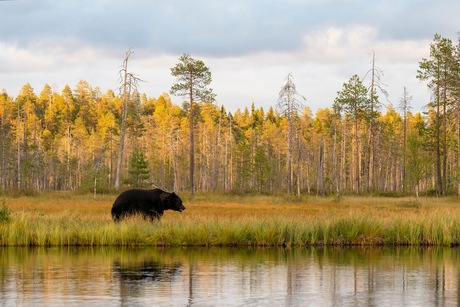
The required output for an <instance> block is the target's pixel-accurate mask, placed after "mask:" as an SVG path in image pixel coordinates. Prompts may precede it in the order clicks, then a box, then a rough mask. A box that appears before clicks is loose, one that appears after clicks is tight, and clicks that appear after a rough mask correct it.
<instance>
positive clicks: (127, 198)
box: [112, 189, 185, 222]
mask: <svg viewBox="0 0 460 307" xmlns="http://www.w3.org/2000/svg"><path fill="white" fill-rule="evenodd" d="M168 209H170V210H174V211H179V212H182V211H183V210H185V207H184V205H183V204H182V200H181V199H180V197H179V196H177V195H176V194H175V193H174V192H173V193H168V192H165V191H163V190H161V189H153V190H141V189H132V190H127V191H124V192H123V193H121V194H120V195H118V197H117V199H115V202H114V203H113V206H112V218H113V220H114V221H115V222H117V221H119V220H121V219H123V218H124V217H126V216H129V215H133V214H140V215H143V216H144V217H145V218H148V219H150V220H154V219H159V218H160V217H161V216H162V215H163V212H164V211H165V210H168Z"/></svg>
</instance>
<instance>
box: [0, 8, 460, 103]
mask: <svg viewBox="0 0 460 307" xmlns="http://www.w3.org/2000/svg"><path fill="white" fill-rule="evenodd" d="M459 12H460V1H458V0H436V1H433V0H384V1H381V0H373V1H369V0H280V1H278V0H215V1H211V0H193V1H192V0H167V1H157V0H111V1H108V0H78V1H77V0H75V1H71V0H41V1H39V0H9V1H5V0H0V91H1V90H2V89H5V90H6V91H7V93H8V94H9V95H10V96H12V97H16V96H17V95H18V93H19V91H20V89H21V88H22V87H23V86H24V85H25V84H26V83H30V84H31V86H32V87H33V88H34V92H35V93H36V94H37V95H38V94H39V93H40V92H41V90H42V89H43V86H44V85H45V84H49V85H50V86H51V87H52V88H53V89H54V90H55V91H58V92H61V91H62V89H63V88H64V86H65V85H69V86H70V87H71V88H74V87H75V86H76V84H77V83H78V82H79V81H80V80H84V81H86V82H88V83H89V84H90V85H91V86H92V87H96V86H97V87H99V88H100V89H101V91H102V92H103V93H105V92H106V91H107V90H109V89H112V90H115V91H116V90H117V89H118V88H119V86H120V83H119V76H118V72H119V70H120V68H121V65H122V63H123V59H124V57H125V54H126V52H127V51H128V50H129V49H131V50H132V51H134V53H133V54H132V55H131V57H130V59H129V67H128V70H129V71H130V72H132V73H134V74H135V75H136V76H138V77H139V78H140V79H142V80H143V81H144V82H142V83H141V84H140V87H139V91H140V92H141V93H145V94H147V96H148V97H153V98H157V97H159V96H160V95H161V94H162V93H164V92H166V93H169V90H170V88H171V86H172V84H174V82H175V78H174V77H172V76H171V68H172V67H174V66H175V65H176V64H177V63H178V62H179V57H180V56H181V55H182V54H184V53H186V54H189V55H190V56H191V57H192V58H194V59H197V60H201V61H203V62H204V63H205V65H206V66H208V67H209V68H210V70H211V73H212V79H213V80H212V83H211V85H210V87H211V88H212V89H213V92H214V93H215V94H216V95H217V97H216V104H217V105H219V106H221V105H223V106H225V108H226V109H227V110H228V111H231V112H234V111H235V110H237V109H241V110H243V109H244V108H246V107H248V108H250V107H251V105H252V103H254V105H255V107H256V108H259V107H263V108H264V109H265V110H268V108H270V107H271V106H273V107H276V104H277V102H278V97H279V92H280V90H281V88H282V87H283V85H284V84H285V83H286V77H287V76H288V74H292V76H293V81H294V83H295V85H296V89H297V92H298V93H299V94H301V95H302V96H304V97H305V98H306V102H305V106H307V107H309V108H310V109H311V110H312V111H313V112H316V110H318V109H320V108H327V107H331V106H332V104H333V102H334V99H335V98H336V97H337V92H339V91H341V90H342V89H343V84H344V83H346V82H348V80H349V79H350V78H351V77H352V76H353V75H355V74H356V75H358V76H359V77H360V78H361V79H362V80H363V82H364V84H365V85H370V81H371V79H370V75H369V73H368V72H369V71H370V69H371V68H372V54H373V52H374V53H375V61H376V62H375V63H376V68H377V69H378V71H379V72H380V82H381V85H382V87H383V88H384V89H385V90H386V91H387V92H388V97H387V98H386V97H385V96H384V95H383V94H382V93H380V94H379V95H380V101H381V102H382V104H383V106H388V105H390V104H392V105H393V106H395V107H396V108H397V106H398V105H399V103H400V99H401V98H402V95H403V88H404V87H406V88H407V90H408V92H409V93H410V95H411V96H412V100H411V101H410V104H411V106H412V108H413V111H415V112H418V111H423V110H424V107H425V105H426V104H427V103H428V101H429V99H430V92H429V91H428V89H427V86H426V82H420V81H419V80H418V79H417V78H416V75H417V69H418V66H419V62H420V61H421V60H422V59H423V58H428V57H429V46H430V43H431V42H432V41H433V38H434V35H435V34H436V33H437V34H440V35H441V36H442V37H445V38H450V39H452V41H453V42H454V43H455V44H456V42H457V41H458V35H457V33H458V32H459V31H460V22H459V21H458V20H459V19H458V16H459ZM172 100H173V102H174V103H176V104H179V105H180V104H182V101H183V100H185V98H183V97H175V96H172Z"/></svg>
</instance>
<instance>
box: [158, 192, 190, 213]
mask: <svg viewBox="0 0 460 307" xmlns="http://www.w3.org/2000/svg"><path fill="white" fill-rule="evenodd" d="M166 194H167V195H166ZM161 199H162V200H163V206H164V209H165V210H168V209H170V210H174V211H179V212H182V211H184V210H185V207H184V205H183V204H182V199H180V197H179V196H177V195H176V193H174V192H172V193H166V192H165V193H163V194H162V196H161Z"/></svg>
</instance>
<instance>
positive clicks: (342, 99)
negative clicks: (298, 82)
mask: <svg viewBox="0 0 460 307" xmlns="http://www.w3.org/2000/svg"><path fill="white" fill-rule="evenodd" d="M337 94H338V96H337V98H336V99H335V106H336V108H337V109H340V111H343V112H345V114H348V115H349V116H350V118H351V120H352V121H353V128H354V129H353V139H354V148H352V151H354V155H353V156H354V159H355V161H354V180H353V181H354V187H355V192H356V193H357V194H359V192H360V189H361V180H360V153H361V147H360V142H359V139H360V132H361V131H360V125H359V124H360V122H361V120H363V119H364V118H365V116H366V114H367V112H368V107H369V98H368V97H367V88H366V87H365V86H364V85H363V83H362V81H361V80H360V79H359V77H358V75H354V76H352V77H351V78H350V80H348V82H347V83H344V84H343V89H342V91H340V92H338V93H337Z"/></svg>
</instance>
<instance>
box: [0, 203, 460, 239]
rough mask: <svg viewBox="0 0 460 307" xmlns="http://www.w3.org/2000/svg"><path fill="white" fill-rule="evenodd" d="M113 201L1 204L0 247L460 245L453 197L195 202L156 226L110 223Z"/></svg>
mask: <svg viewBox="0 0 460 307" xmlns="http://www.w3.org/2000/svg"><path fill="white" fill-rule="evenodd" d="M113 199H114V197H113V196H105V197H103V198H99V199H93V198H91V197H90V196H84V195H78V196H75V195H69V194H62V195H61V194H59V195H49V196H47V195H41V196H35V197H23V198H11V199H4V200H3V206H4V207H3V208H4V209H2V210H5V211H6V212H8V217H9V218H8V219H6V220H1V221H0V245H1V246H144V245H156V246H288V247H296V246H312V245H315V246H316V245H334V246H345V245H413V246H420V245H430V246H454V245H460V222H459V221H460V205H459V204H458V201H456V200H454V201H452V199H445V200H442V199H421V200H419V201H417V202H415V201H413V200H400V199H385V198H351V197H350V198H346V199H345V200H344V201H343V202H341V203H334V202H333V200H332V199H327V198H310V199H308V200H307V201H303V202H295V203H292V202H289V201H280V200H278V199H275V200H273V199H270V198H266V197H263V198H262V197H252V198H251V197H247V198H245V199H244V201H241V200H239V199H238V200H237V201H236V202H235V200H234V199H230V198H228V199H226V200H224V199H222V198H221V199H219V200H218V201H217V200H210V199H200V198H197V199H193V200H188V201H186V202H185V205H186V207H187V209H186V210H185V211H184V212H183V213H178V212H173V211H166V212H165V215H164V216H163V218H162V219H161V220H160V221H155V222H149V221H146V220H144V219H143V218H142V217H138V216H137V217H133V218H130V219H127V220H124V221H122V222H120V223H114V222H112V220H111V217H110V207H111V203H112V201H113Z"/></svg>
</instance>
